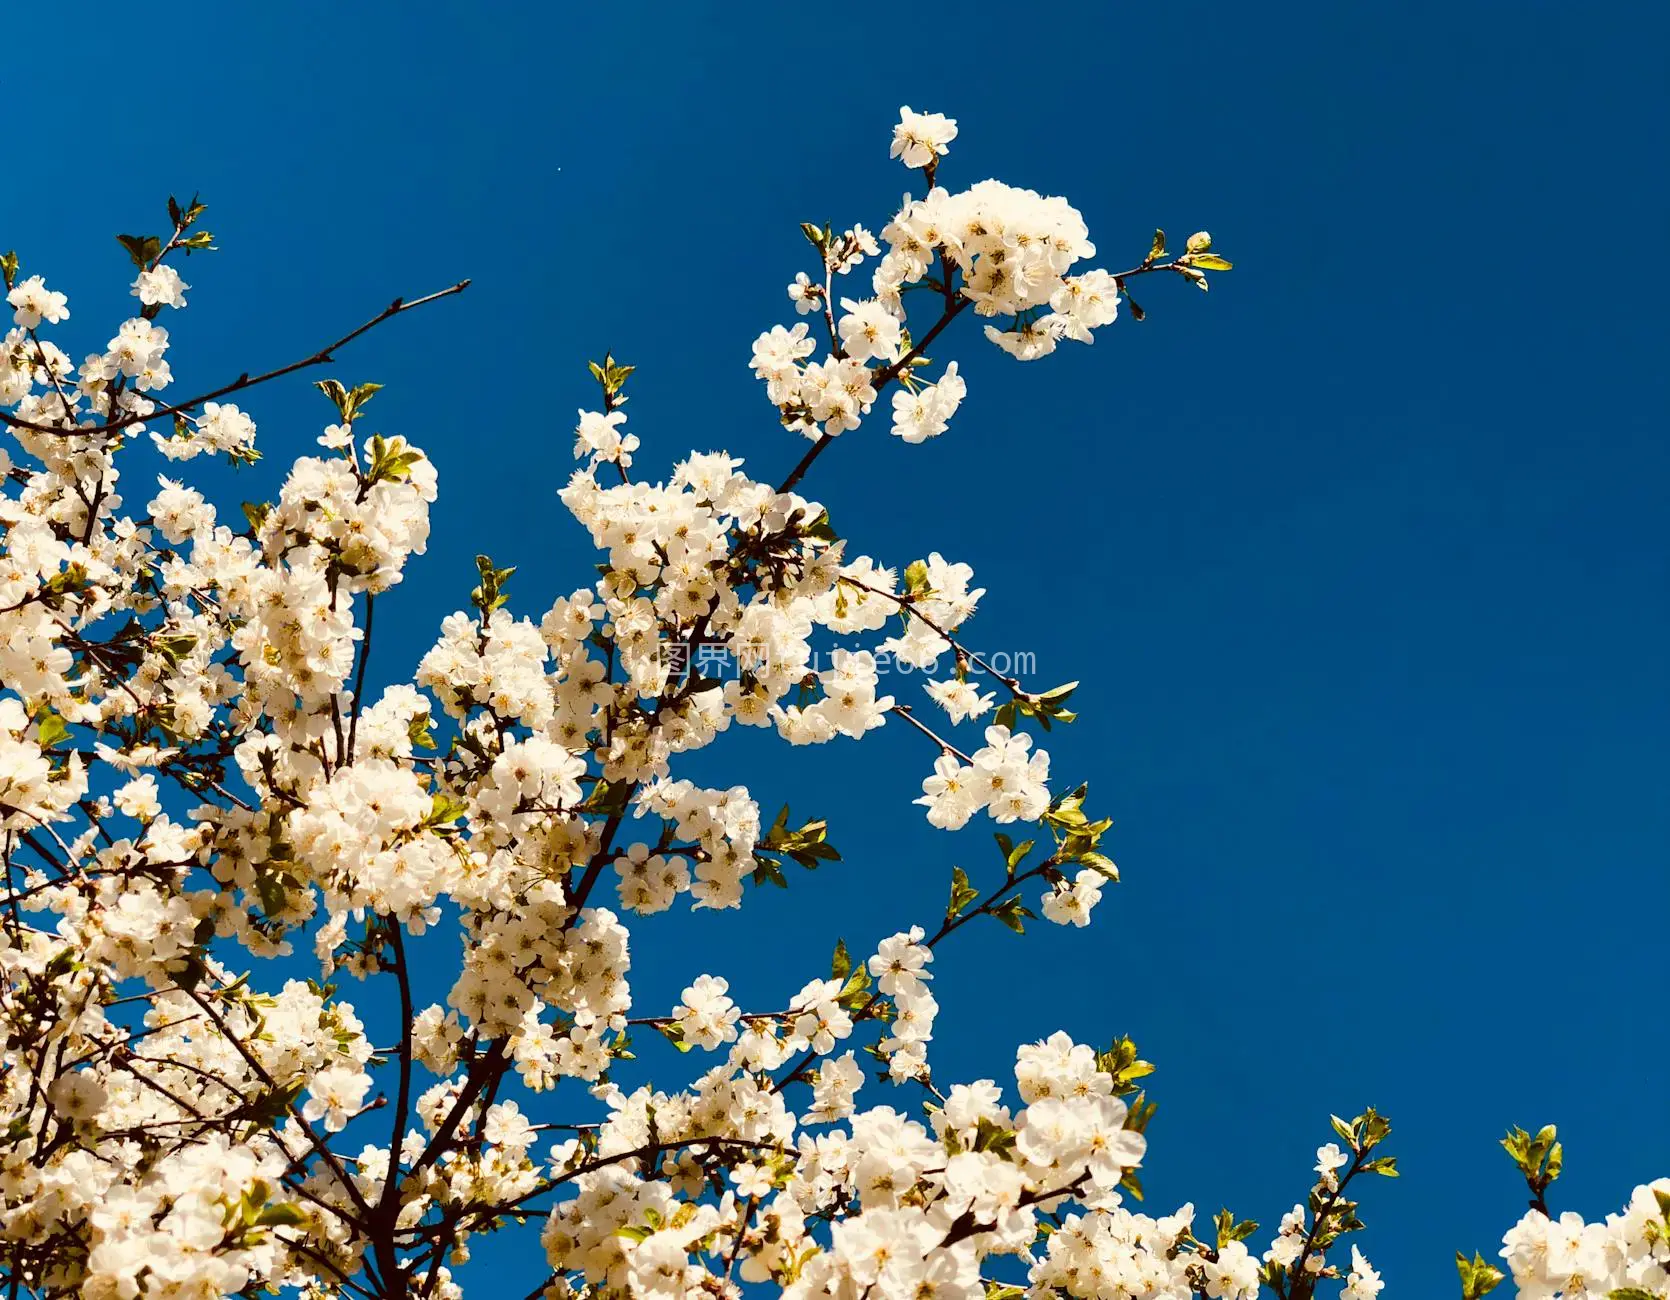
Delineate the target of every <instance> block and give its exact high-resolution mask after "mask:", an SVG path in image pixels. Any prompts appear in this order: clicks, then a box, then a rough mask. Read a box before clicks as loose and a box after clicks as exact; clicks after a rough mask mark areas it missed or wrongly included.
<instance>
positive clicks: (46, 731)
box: [35, 709, 70, 749]
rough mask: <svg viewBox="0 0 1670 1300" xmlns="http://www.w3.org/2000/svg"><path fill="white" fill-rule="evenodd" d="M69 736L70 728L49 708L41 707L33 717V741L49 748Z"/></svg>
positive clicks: (44, 747) (43, 747)
mask: <svg viewBox="0 0 1670 1300" xmlns="http://www.w3.org/2000/svg"><path fill="white" fill-rule="evenodd" d="M69 738H70V729H69V727H68V726H67V725H66V724H65V722H64V720H63V719H62V718H60V717H59V716H58V715H57V714H56V713H54V712H53V711H52V710H51V709H42V710H41V711H40V713H39V714H38V715H37V716H36V718H35V743H36V744H37V745H39V746H40V747H41V748H42V749H51V748H52V747H53V746H54V745H59V744H62V743H63V742H64V741H66V740H68V739H69Z"/></svg>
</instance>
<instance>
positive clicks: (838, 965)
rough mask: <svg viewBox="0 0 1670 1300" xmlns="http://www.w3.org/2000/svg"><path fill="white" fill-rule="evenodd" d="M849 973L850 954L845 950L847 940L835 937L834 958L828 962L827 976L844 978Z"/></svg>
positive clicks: (850, 970) (850, 964) (850, 969)
mask: <svg viewBox="0 0 1670 1300" xmlns="http://www.w3.org/2000/svg"><path fill="white" fill-rule="evenodd" d="M850 974H852V954H851V953H850V952H848V951H847V941H846V940H845V939H837V940H835V958H834V960H833V961H831V962H830V964H829V978H830V979H832V980H845V979H846V977H847V976H848V975H850Z"/></svg>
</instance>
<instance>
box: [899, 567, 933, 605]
mask: <svg viewBox="0 0 1670 1300" xmlns="http://www.w3.org/2000/svg"><path fill="white" fill-rule="evenodd" d="M932 590H933V589H932V588H931V587H929V586H928V565H927V562H926V561H925V560H912V561H911V562H910V564H909V565H908V566H907V567H906V568H905V595H907V596H926V595H928V594H930V593H931V592H932Z"/></svg>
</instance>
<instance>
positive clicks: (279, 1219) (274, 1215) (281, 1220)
mask: <svg viewBox="0 0 1670 1300" xmlns="http://www.w3.org/2000/svg"><path fill="white" fill-rule="evenodd" d="M307 1222H308V1216H307V1211H306V1210H304V1209H302V1208H301V1206H299V1205H284V1204H280V1205H267V1206H263V1207H262V1209H261V1212H260V1213H259V1214H257V1215H256V1216H255V1223H256V1226H257V1227H261V1228H299V1227H302V1226H303V1225H304V1224H306V1223H307Z"/></svg>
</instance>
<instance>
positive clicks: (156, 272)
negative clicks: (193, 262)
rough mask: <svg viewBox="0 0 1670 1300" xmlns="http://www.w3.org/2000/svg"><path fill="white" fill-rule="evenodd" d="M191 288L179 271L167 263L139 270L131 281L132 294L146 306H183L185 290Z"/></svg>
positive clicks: (184, 303)
mask: <svg viewBox="0 0 1670 1300" xmlns="http://www.w3.org/2000/svg"><path fill="white" fill-rule="evenodd" d="M189 288H191V286H190V285H189V284H187V283H186V282H185V281H184V280H182V279H180V273H179V272H178V271H176V270H175V269H174V268H173V267H171V266H169V265H168V264H167V263H163V264H161V265H159V266H154V267H152V268H151V269H150V270H148V271H141V272H140V273H139V274H138V275H137V276H136V277H135V278H134V281H133V290H132V293H133V296H134V297H135V298H137V299H139V301H140V302H142V303H144V304H145V306H147V307H156V306H165V307H184V306H185V305H186V295H185V291H186V290H187V289H189Z"/></svg>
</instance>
